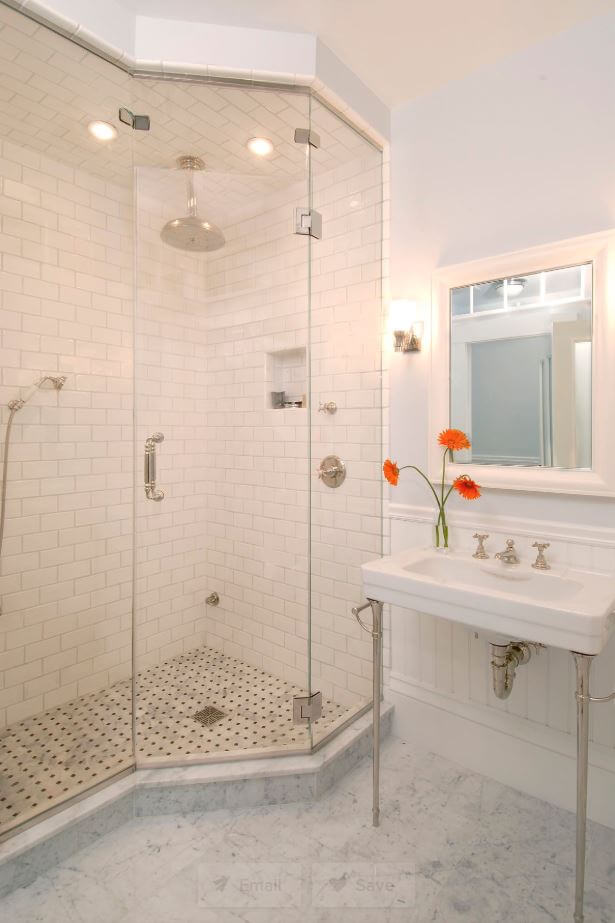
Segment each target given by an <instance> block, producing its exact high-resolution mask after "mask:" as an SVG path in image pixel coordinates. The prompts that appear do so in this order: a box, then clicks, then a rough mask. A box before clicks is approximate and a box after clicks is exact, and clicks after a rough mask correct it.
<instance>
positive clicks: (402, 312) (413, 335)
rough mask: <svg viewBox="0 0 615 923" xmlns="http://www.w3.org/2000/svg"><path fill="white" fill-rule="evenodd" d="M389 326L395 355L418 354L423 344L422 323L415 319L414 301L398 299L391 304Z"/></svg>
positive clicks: (415, 307)
mask: <svg viewBox="0 0 615 923" xmlns="http://www.w3.org/2000/svg"><path fill="white" fill-rule="evenodd" d="M389 326H390V329H391V331H392V333H393V348H394V350H395V352H396V353H418V352H420V351H421V345H422V342H423V328H424V324H423V321H421V320H418V319H417V306H416V302H415V301H408V300H407V299H406V298H399V299H396V300H395V301H392V302H391V305H390V308H389Z"/></svg>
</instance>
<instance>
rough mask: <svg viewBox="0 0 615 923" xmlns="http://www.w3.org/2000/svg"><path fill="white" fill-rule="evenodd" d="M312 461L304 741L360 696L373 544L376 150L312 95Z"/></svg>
mask: <svg viewBox="0 0 615 923" xmlns="http://www.w3.org/2000/svg"><path fill="white" fill-rule="evenodd" d="M311 124H312V129H313V130H314V131H315V132H316V133H317V134H318V136H319V137H320V147H318V148H314V149H312V189H313V204H314V208H315V209H316V210H317V211H318V212H319V213H320V214H321V215H322V239H321V240H312V245H311V250H312V263H311V269H312V323H311V341H312V347H311V363H310V365H311V383H312V387H311V393H312V397H311V419H312V447H311V467H312V469H313V470H317V469H318V467H319V465H321V463H322V461H323V459H327V458H328V457H330V456H338V457H339V458H340V459H341V460H342V461H343V462H344V463H345V465H346V479H345V480H344V482H343V483H342V484H341V486H339V487H334V488H332V487H329V486H327V484H326V483H325V481H323V480H319V479H316V478H314V479H313V488H312V515H311V534H312V541H311V549H312V554H311V599H312V620H311V631H312V635H311V653H312V655H311V669H312V677H311V681H312V689H313V690H319V691H320V692H321V693H322V697H323V717H322V718H321V719H320V720H319V721H315V722H313V723H312V733H313V740H314V742H315V743H319V742H320V741H322V739H323V738H324V737H326V736H327V735H328V734H330V733H331V732H332V731H334V730H335V729H336V728H337V727H340V726H341V725H343V724H344V722H346V721H348V720H349V719H350V718H351V717H352V716H353V715H355V714H357V712H359V711H360V710H361V709H362V708H364V707H365V706H366V705H367V704H369V702H370V701H371V697H372V686H371V675H372V639H371V636H370V635H369V634H368V633H366V632H365V631H363V630H362V629H361V628H360V627H359V625H358V624H357V622H356V620H355V618H354V616H353V615H352V613H351V609H352V607H353V606H355V605H357V603H359V602H360V601H361V599H362V591H361V576H360V565H361V563H362V562H363V561H367V560H369V559H371V558H375V557H377V556H378V555H380V554H381V553H382V475H381V464H382V441H381V440H382V419H381V406H382V399H381V342H382V320H381V244H382V154H381V152H380V151H379V150H377V149H376V148H375V147H374V146H373V145H371V144H370V143H369V142H368V141H367V140H366V139H365V138H363V137H362V136H361V135H360V134H359V133H357V132H356V131H354V130H353V129H352V128H351V127H350V126H349V125H348V124H346V123H345V122H343V121H342V120H341V119H340V118H339V117H338V116H336V115H335V113H333V112H331V111H330V110H328V109H327V108H326V107H325V106H324V105H322V104H321V103H319V102H317V101H315V100H312V119H311Z"/></svg>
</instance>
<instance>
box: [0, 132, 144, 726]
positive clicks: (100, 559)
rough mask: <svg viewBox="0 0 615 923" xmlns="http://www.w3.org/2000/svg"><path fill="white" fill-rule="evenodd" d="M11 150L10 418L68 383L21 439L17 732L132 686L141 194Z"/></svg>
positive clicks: (12, 547)
mask: <svg viewBox="0 0 615 923" xmlns="http://www.w3.org/2000/svg"><path fill="white" fill-rule="evenodd" d="M0 151H1V156H2V160H1V162H0V173H1V175H2V188H1V190H0V213H1V221H2V234H1V249H2V273H1V276H0V298H1V302H0V305H1V315H0V326H1V328H2V350H1V352H0V363H1V366H2V380H1V383H0V401H1V403H2V406H3V408H6V404H7V403H8V401H9V400H10V399H11V398H14V397H17V396H19V394H20V389H22V388H27V387H28V386H29V385H31V384H32V382H33V381H35V380H36V379H37V378H38V377H39V376H40V375H42V374H45V373H52V374H63V375H66V376H67V381H66V384H65V386H64V388H63V389H62V391H61V392H59V393H58V392H56V391H47V390H40V391H38V392H37V393H36V394H35V395H34V397H33V398H32V400H31V401H30V402H29V403H28V404H27V405H26V406H25V407H24V408H23V409H22V410H20V411H19V412H18V413H17V415H16V416H15V422H14V427H13V434H12V442H11V451H10V461H9V466H8V495H7V518H6V530H5V537H4V546H3V561H2V571H1V574H2V576H1V578H0V593H1V597H2V616H1V618H0V684H1V685H0V726H5V725H6V724H11V723H12V722H15V721H19V720H22V719H24V718H27V717H29V716H31V715H35V714H37V713H39V712H41V711H43V710H45V709H47V708H52V707H54V706H56V705H61V704H62V703H64V702H66V701H68V700H70V699H73V698H75V697H76V696H78V695H83V694H85V693H89V692H93V691H95V690H98V689H101V688H104V687H106V686H108V685H109V684H111V683H113V682H115V681H117V680H121V679H124V678H126V677H127V676H129V675H130V672H131V592H132V465H133V453H132V444H133V436H132V311H133V285H132V238H133V234H132V201H131V198H132V197H131V192H130V190H129V189H126V188H123V187H120V186H116V185H112V184H110V183H107V182H105V181H104V180H102V179H98V178H94V177H92V176H90V175H88V174H87V173H85V172H83V171H81V170H79V169H75V168H73V167H68V166H66V165H64V164H60V163H57V162H56V161H54V160H52V159H49V158H48V157H46V156H45V155H43V154H39V153H35V152H33V151H31V150H27V149H25V148H23V147H19V146H16V145H15V144H12V143H10V142H8V141H4V142H2V144H1V148H0ZM7 416H8V411H7V410H6V409H3V412H2V419H3V421H4V422H6V419H7ZM3 440H4V435H3Z"/></svg>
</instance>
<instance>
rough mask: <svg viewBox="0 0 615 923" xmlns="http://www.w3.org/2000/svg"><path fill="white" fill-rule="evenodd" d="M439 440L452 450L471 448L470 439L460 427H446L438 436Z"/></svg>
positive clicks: (458, 450)
mask: <svg viewBox="0 0 615 923" xmlns="http://www.w3.org/2000/svg"><path fill="white" fill-rule="evenodd" d="M438 442H439V444H440V445H443V446H444V447H445V448H447V449H450V450H451V452H460V451H461V450H462V449H469V448H470V440H469V439H468V437H467V436H466V434H465V433H462V431H461V430H460V429H445V430H442V432H441V433H440V435H439V436H438Z"/></svg>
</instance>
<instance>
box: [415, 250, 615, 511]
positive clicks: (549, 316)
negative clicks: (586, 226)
mask: <svg viewBox="0 0 615 923" xmlns="http://www.w3.org/2000/svg"><path fill="white" fill-rule="evenodd" d="M612 279H613V237H612V235H611V234H608V235H591V236H589V237H583V238H577V239H575V240H573V241H564V242H562V243H560V244H557V245H553V246H549V247H538V248H533V249H532V250H527V251H523V252H518V253H513V254H505V255H503V256H500V257H496V258H493V259H489V260H481V261H475V262H472V263H466V264H462V265H457V266H451V267H446V268H444V269H442V270H439V271H438V272H437V273H436V274H435V276H434V285H433V312H432V351H433V352H432V360H433V361H432V373H433V374H432V413H431V416H432V421H433V428H434V429H435V430H436V431H439V430H441V429H445V428H446V427H449V426H451V427H454V428H456V429H461V430H463V431H464V432H466V433H467V434H468V436H469V438H470V441H471V443H472V448H471V449H469V450H467V451H465V452H459V453H456V455H455V460H454V462H455V463H454V464H453V465H452V466H450V474H451V477H452V478H454V477H456V476H457V475H458V474H462V473H464V472H466V473H467V472H468V471H469V468H470V467H471V468H472V471H473V474H472V476H473V477H475V478H476V479H477V480H478V481H479V482H480V483H481V484H483V485H484V486H486V487H488V486H493V487H498V488H511V489H520V490H521V489H525V490H547V491H563V492H566V491H569V492H576V493H598V494H605V493H606V494H612V493H615V471H613V470H612V469H613V468H615V463H613V462H612V461H610V459H609V452H611V451H612V450H613V449H615V442H614V440H613V437H612V436H611V430H612V429H613V422H614V421H611V420H610V407H609V405H610V404H611V403H612V401H611V400H610V399H609V397H608V394H609V393H610V394H611V395H612V394H614V393H615V391H613V390H612V389H613V384H614V374H615V373H614V372H613V371H612V369H613V364H614V362H615V331H614V330H613V320H612V319H611V316H610V315H611V314H613V310H611V311H610V312H609V308H608V305H609V292H611V293H612V292H613V285H612ZM613 457H615V456H613V455H611V458H613ZM431 462H432V473H433V474H436V473H437V467H436V466H437V465H439V463H440V458H439V455H438V453H437V452H436V453H434V457H433V459H431Z"/></svg>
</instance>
